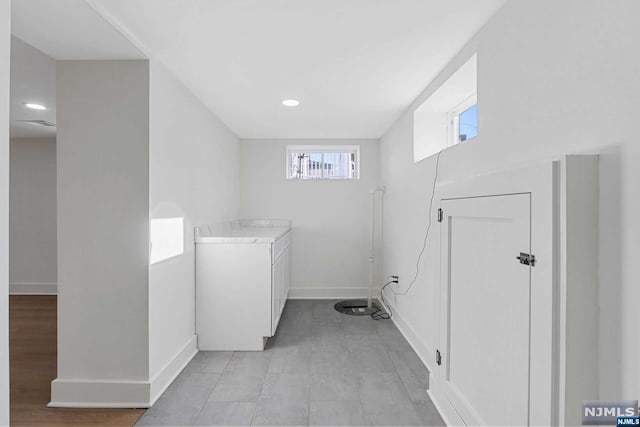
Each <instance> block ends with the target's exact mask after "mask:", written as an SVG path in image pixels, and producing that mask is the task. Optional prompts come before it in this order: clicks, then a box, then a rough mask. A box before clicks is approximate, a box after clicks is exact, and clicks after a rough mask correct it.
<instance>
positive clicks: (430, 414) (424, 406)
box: [413, 399, 446, 426]
mask: <svg viewBox="0 0 640 427" xmlns="http://www.w3.org/2000/svg"><path fill="white" fill-rule="evenodd" d="M413 407H414V408H415V410H416V413H417V414H418V417H420V422H421V423H422V425H424V426H445V425H446V424H445V422H444V420H443V419H442V417H441V416H440V413H439V412H438V410H437V409H436V407H435V406H434V404H433V402H431V399H428V400H426V401H424V402H416V403H414V404H413Z"/></svg>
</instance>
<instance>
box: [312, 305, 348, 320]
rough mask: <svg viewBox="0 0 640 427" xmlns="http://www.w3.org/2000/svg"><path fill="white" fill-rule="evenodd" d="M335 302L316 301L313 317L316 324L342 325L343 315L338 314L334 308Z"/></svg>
mask: <svg viewBox="0 0 640 427" xmlns="http://www.w3.org/2000/svg"><path fill="white" fill-rule="evenodd" d="M334 304H335V302H333V301H324V300H323V301H314V303H313V308H312V317H313V322H314V323H329V324H335V323H338V324H339V323H342V317H343V316H345V315H344V314H342V313H339V312H337V311H336V310H335V309H334V308H333V306H334Z"/></svg>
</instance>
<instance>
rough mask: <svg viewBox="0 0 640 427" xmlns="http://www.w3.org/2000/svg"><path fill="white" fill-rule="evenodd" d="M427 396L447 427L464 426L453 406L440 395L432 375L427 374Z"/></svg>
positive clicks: (440, 391) (440, 392)
mask: <svg viewBox="0 0 640 427" xmlns="http://www.w3.org/2000/svg"><path fill="white" fill-rule="evenodd" d="M427 394H428V395H429V398H430V399H431V401H432V402H433V405H434V406H435V407H436V409H437V410H438V412H439V413H440V416H441V417H442V420H443V421H444V423H445V424H446V425H447V426H465V425H466V424H465V423H464V422H463V421H462V418H460V415H458V413H457V412H456V410H455V409H454V408H453V406H451V403H449V400H448V399H447V397H446V396H445V395H444V394H443V393H442V390H440V387H439V386H438V382H437V381H436V379H435V377H434V376H433V374H429V390H427Z"/></svg>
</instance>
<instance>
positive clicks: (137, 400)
mask: <svg viewBox="0 0 640 427" xmlns="http://www.w3.org/2000/svg"><path fill="white" fill-rule="evenodd" d="M197 342H198V340H197V336H196V335H193V336H192V337H191V338H189V340H188V341H187V342H186V343H185V345H184V346H183V347H182V348H181V349H180V350H179V351H178V352H177V353H176V354H175V356H174V357H173V358H172V359H171V360H170V361H169V362H167V364H165V365H164V366H163V367H162V368H161V369H160V370H159V371H158V372H157V373H156V374H155V375H154V376H153V378H151V380H150V381H136V380H131V381H127V380H82V379H63V378H56V379H55V380H53V381H52V382H51V402H49V404H48V405H47V406H48V407H50V408H150V407H151V406H152V405H153V404H154V403H155V402H156V401H157V400H158V398H159V397H160V396H161V395H162V393H164V391H165V390H166V389H167V387H169V385H170V384H171V383H172V382H173V380H174V379H175V378H176V377H177V376H178V375H179V374H180V372H182V370H183V369H184V368H185V366H187V364H188V363H189V362H190V361H191V359H193V356H195V355H196V353H198V350H197Z"/></svg>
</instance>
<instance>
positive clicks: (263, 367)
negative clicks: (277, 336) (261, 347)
mask: <svg viewBox="0 0 640 427" xmlns="http://www.w3.org/2000/svg"><path fill="white" fill-rule="evenodd" d="M272 355H273V352H272V351H269V352H265V351H236V352H235V353H233V357H232V358H231V360H230V361H229V364H228V365H227V368H226V369H225V371H224V372H225V373H234V374H238V375H262V376H264V375H265V374H266V373H267V369H269V362H270V361H271V356H272Z"/></svg>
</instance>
